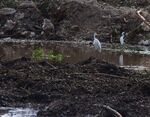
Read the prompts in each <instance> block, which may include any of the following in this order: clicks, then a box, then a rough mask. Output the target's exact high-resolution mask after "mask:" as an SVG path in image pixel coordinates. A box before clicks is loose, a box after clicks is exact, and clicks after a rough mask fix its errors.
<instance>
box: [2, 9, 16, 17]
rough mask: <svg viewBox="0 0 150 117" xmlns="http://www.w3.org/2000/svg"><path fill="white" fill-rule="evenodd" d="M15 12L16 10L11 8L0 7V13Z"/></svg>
mask: <svg viewBox="0 0 150 117" xmlns="http://www.w3.org/2000/svg"><path fill="white" fill-rule="evenodd" d="M15 13H16V10H15V9H13V8H2V9H0V15H13V14H15Z"/></svg>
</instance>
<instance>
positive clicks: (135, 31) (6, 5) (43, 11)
mask: <svg viewBox="0 0 150 117" xmlns="http://www.w3.org/2000/svg"><path fill="white" fill-rule="evenodd" d="M0 8H1V9H0V38H7V37H11V38H17V39H42V40H79V41H80V40H91V39H92V36H93V33H94V32H97V33H98V38H99V39H100V41H103V42H119V37H120V35H121V32H123V31H124V32H126V43H133V44H137V43H139V42H140V41H141V40H149V39H150V28H149V27H147V26H146V25H145V24H143V23H142V20H141V19H140V18H139V17H138V16H137V14H136V11H137V10H139V9H140V8H142V9H143V13H142V15H143V16H144V17H145V18H146V20H148V21H149V22H150V15H149V13H150V2H149V0H138V1H137V0H129V1H122V0H57V1H55V0H45V1H43V0H34V2H30V1H28V2H27V1H25V0H20V1H18V2H17V1H16V2H14V0H6V1H4V0H2V1H1V2H0ZM10 8H11V9H10ZM142 43H146V45H149V44H150V41H148V42H141V44H142Z"/></svg>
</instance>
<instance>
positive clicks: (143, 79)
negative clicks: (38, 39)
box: [0, 58, 150, 117]
mask: <svg viewBox="0 0 150 117" xmlns="http://www.w3.org/2000/svg"><path fill="white" fill-rule="evenodd" d="M149 80H150V79H149V76H146V75H145V76H140V75H137V74H136V73H134V72H131V71H128V70H124V69H122V68H118V67H116V66H114V65H111V64H108V63H105V62H103V61H99V60H97V59H94V58H90V59H88V60H86V61H83V62H81V63H77V64H67V63H59V62H48V61H40V62H33V61H32V60H30V59H28V58H22V59H17V60H14V61H9V62H0V106H23V105H25V104H26V103H31V104H32V105H36V107H39V108H40V109H41V111H40V112H39V113H38V116H39V117H49V116H55V117H60V116H63V117H85V116H98V117H108V116H109V117H110V116H111V117H112V116H113V114H112V113H111V111H110V110H107V109H106V110H105V109H104V108H103V105H107V106H110V107H111V108H113V109H115V110H117V111H118V112H119V113H120V114H121V115H122V116H123V117H146V116H150V100H149V96H150V93H149V91H150V87H149V86H150V84H149Z"/></svg>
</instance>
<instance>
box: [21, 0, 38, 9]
mask: <svg viewBox="0 0 150 117" xmlns="http://www.w3.org/2000/svg"><path fill="white" fill-rule="evenodd" d="M19 7H20V8H36V4H35V3H34V2H33V1H24V2H22V3H21V4H20V5H19Z"/></svg>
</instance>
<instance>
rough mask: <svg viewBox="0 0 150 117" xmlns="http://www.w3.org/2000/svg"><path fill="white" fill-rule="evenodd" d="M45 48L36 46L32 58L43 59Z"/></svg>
mask: <svg viewBox="0 0 150 117" xmlns="http://www.w3.org/2000/svg"><path fill="white" fill-rule="evenodd" d="M44 55H45V54H44V50H43V49H42V48H36V49H35V50H33V53H32V58H33V59H35V60H41V59H43V58H44Z"/></svg>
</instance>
